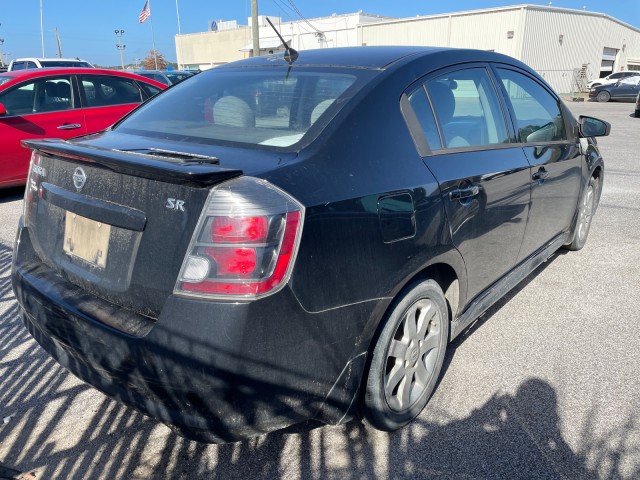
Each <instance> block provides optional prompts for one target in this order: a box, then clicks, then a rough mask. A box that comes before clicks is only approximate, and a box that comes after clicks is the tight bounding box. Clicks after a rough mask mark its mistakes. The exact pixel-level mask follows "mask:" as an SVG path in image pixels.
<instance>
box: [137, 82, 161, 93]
mask: <svg viewBox="0 0 640 480" xmlns="http://www.w3.org/2000/svg"><path fill="white" fill-rule="evenodd" d="M139 85H140V88H142V90H144V93H146V94H147V97H153V96H154V95H156V94H158V93H160V92H161V91H162V90H160V89H159V88H158V87H154V86H153V85H148V84H146V83H142V82H140V83H139Z"/></svg>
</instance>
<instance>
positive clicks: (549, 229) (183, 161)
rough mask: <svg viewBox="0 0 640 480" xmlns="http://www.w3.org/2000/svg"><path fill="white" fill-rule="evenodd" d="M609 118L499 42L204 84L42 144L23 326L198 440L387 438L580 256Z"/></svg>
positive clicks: (25, 230) (377, 55)
mask: <svg viewBox="0 0 640 480" xmlns="http://www.w3.org/2000/svg"><path fill="white" fill-rule="evenodd" d="M609 129H610V127H609V125H608V124H607V123H606V122H603V121H600V120H597V119H594V118H590V117H581V118H580V119H579V120H576V119H575V118H574V117H573V116H572V115H571V113H570V112H569V111H568V110H567V108H566V107H565V105H564V104H563V103H562V101H561V100H560V98H559V97H558V96H557V95H556V94H555V93H554V92H553V91H552V90H551V88H550V87H549V86H548V85H547V84H546V83H545V81H544V80H543V79H542V78H540V77H539V76H538V75H537V74H536V73H535V72H534V71H532V70H531V69H530V68H528V67H527V66H526V65H524V64H522V63H520V62H518V61H516V60H514V59H512V58H509V57H506V56H503V55H500V54H496V53H492V52H486V51H474V50H453V49H452V50H450V49H442V48H418V47H364V48H363V47H361V48H347V49H324V50H316V51H304V52H300V53H299V54H298V53H297V52H292V51H288V52H286V53H285V54H284V55H282V54H281V55H271V56H266V57H257V58H251V59H247V60H243V61H240V62H237V63H232V64H229V65H225V66H222V67H219V68H216V69H214V70H210V71H206V72H204V73H201V74H199V75H197V76H196V77H194V78H192V79H190V80H189V81H188V82H184V83H180V84H178V85H176V86H175V87H173V88H171V89H168V90H167V91H166V92H164V93H161V94H160V95H158V96H157V97H154V98H153V99H151V100H150V101H149V102H147V103H146V104H144V105H143V106H141V107H140V108H138V109H136V110H135V111H134V112H133V113H132V114H130V115H129V116H128V117H126V118H125V119H124V120H123V121H121V122H120V123H118V124H116V125H115V127H113V128H111V129H109V130H107V131H106V132H103V133H100V134H95V135H91V136H88V137H83V138H79V139H74V140H67V141H61V140H47V141H31V142H28V146H29V147H30V148H31V149H32V150H33V153H32V162H31V169H30V175H29V179H28V183H27V189H26V192H25V204H24V214H23V216H22V218H21V220H20V225H19V230H18V235H17V241H16V246H15V250H14V261H13V274H12V279H13V287H14V290H15V293H16V297H17V299H18V301H19V304H20V307H21V312H22V318H23V320H24V323H25V325H26V327H27V328H28V330H29V331H30V332H31V334H32V335H33V336H34V337H35V338H36V340H37V341H38V342H39V343H40V345H41V346H42V347H43V348H44V349H45V350H46V351H47V352H49V354H50V355H51V356H52V357H54V358H55V359H56V360H57V361H58V362H60V363H61V364H62V365H64V366H65V367H66V368H68V369H69V370H70V371H71V372H73V373H74V374H75V375H77V376H78V377H80V378H81V379H83V380H85V381H87V382H89V383H91V384H92V385H94V386H96V387H97V388H99V389H100V390H102V391H103V392H105V393H106V394H107V395H109V396H111V397H113V398H116V399H118V400H120V401H122V402H124V403H126V404H129V405H131V406H133V407H135V408H137V409H139V410H141V411H142V412H144V413H146V414H148V415H151V416H153V417H156V418H158V419H160V420H162V421H163V422H165V423H167V424H168V425H170V426H171V427H172V428H174V429H175V430H176V431H178V432H180V433H181V434H182V435H185V436H187V437H189V438H193V439H197V440H200V441H207V442H229V441H235V440H238V439H242V438H247V437H251V436H254V435H258V434H260V433H264V432H269V431H273V430H276V429H280V428H283V427H286V426H288V425H292V424H295V423H299V422H303V421H305V420H307V419H311V418H315V419H318V420H320V421H323V422H326V423H329V424H339V423H342V422H345V421H347V420H349V419H351V418H354V417H359V418H364V419H365V421H366V422H368V423H369V424H371V425H372V426H374V427H376V428H379V429H382V430H394V429H397V428H400V427H402V426H404V425H406V424H407V423H409V422H410V421H411V420H413V419H414V418H415V417H416V416H417V415H418V414H419V413H420V412H421V410H422V409H423V408H424V407H425V405H426V404H427V402H428V400H429V398H430V396H431V394H432V392H433V390H434V388H435V386H436V384H437V381H438V377H439V374H440V370H441V367H442V364H443V359H444V356H445V351H446V348H447V345H448V343H449V342H450V341H451V340H452V339H454V338H456V336H458V335H459V334H460V333H461V332H463V331H464V330H465V329H466V328H467V327H468V326H469V325H470V324H471V323H472V322H473V321H474V320H476V319H477V318H478V316H480V315H481V314H482V313H483V312H484V311H485V310H487V309H488V308H489V307H490V306H491V305H492V304H494V303H495V302H496V301H497V300H499V299H500V298H501V297H502V296H504V295H505V293H506V292H508V291H509V290H510V289H511V288H512V287H514V286H515V285H516V284H518V282H520V281H521V280H522V279H524V278H525V277H526V276H527V275H528V274H529V273H530V272H531V271H532V270H534V269H535V268H537V267H538V266H539V265H540V264H542V263H543V262H544V261H546V260H547V259H548V258H549V257H550V256H551V255H553V253H554V252H555V251H556V250H557V249H559V248H562V247H564V248H567V249H569V250H578V249H580V248H582V247H583V246H584V245H585V242H586V240H587V235H588V233H589V228H590V225H591V220H592V218H593V215H594V213H595V211H596V208H597V205H598V201H599V198H600V192H601V189H602V185H603V179H604V163H603V160H602V158H601V156H600V153H599V152H598V148H597V145H596V142H595V141H594V139H593V138H592V137H595V136H600V135H607V134H608V133H609ZM587 320H588V319H585V321H587ZM589 320H590V319H589ZM496 361H499V360H496Z"/></svg>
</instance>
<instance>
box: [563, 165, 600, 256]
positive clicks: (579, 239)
mask: <svg viewBox="0 0 640 480" xmlns="http://www.w3.org/2000/svg"><path fill="white" fill-rule="evenodd" d="M599 194H600V179H599V178H598V177H591V179H590V180H589V183H588V184H587V187H586V188H585V191H584V193H583V195H582V200H581V201H580V205H579V207H578V208H579V210H578V218H577V219H576V225H575V228H574V232H573V240H572V241H571V243H569V244H568V245H565V248H566V249H567V250H580V249H581V248H582V247H584V245H585V243H587V237H588V236H589V229H590V228H591V220H592V219H593V214H594V213H595V211H596V207H597V205H598V204H597V201H598V195H599Z"/></svg>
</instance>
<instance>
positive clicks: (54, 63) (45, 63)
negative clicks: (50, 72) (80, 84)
mask: <svg viewBox="0 0 640 480" xmlns="http://www.w3.org/2000/svg"><path fill="white" fill-rule="evenodd" d="M40 64H41V65H42V68H57V67H88V68H93V65H91V64H90V63H88V62H82V61H74V60H69V61H65V60H40Z"/></svg>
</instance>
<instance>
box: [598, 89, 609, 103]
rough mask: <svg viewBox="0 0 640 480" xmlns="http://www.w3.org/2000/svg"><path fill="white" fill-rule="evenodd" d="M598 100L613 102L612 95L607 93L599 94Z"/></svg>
mask: <svg viewBox="0 0 640 480" xmlns="http://www.w3.org/2000/svg"><path fill="white" fill-rule="evenodd" d="M596 100H598V101H599V102H608V101H609V100H611V94H610V93H609V92H607V91H602V92H598V95H596Z"/></svg>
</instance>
